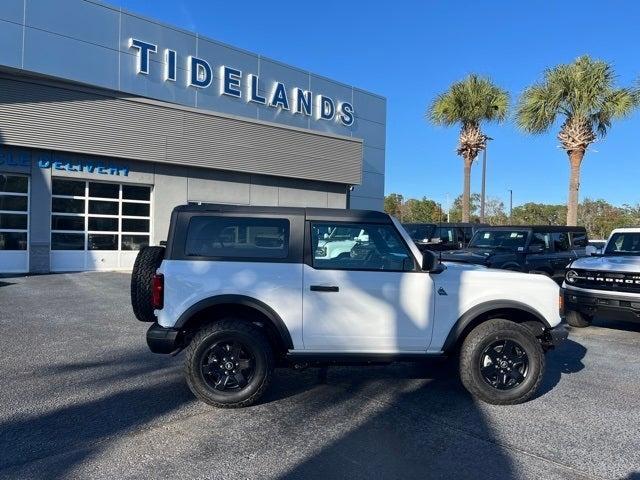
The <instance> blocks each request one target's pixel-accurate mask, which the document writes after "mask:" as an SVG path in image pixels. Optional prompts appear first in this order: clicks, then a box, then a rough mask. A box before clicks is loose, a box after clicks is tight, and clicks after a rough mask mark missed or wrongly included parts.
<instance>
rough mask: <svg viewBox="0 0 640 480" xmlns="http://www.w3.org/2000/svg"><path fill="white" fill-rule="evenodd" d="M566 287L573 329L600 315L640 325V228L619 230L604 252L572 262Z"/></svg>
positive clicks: (584, 325)
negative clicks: (639, 323)
mask: <svg viewBox="0 0 640 480" xmlns="http://www.w3.org/2000/svg"><path fill="white" fill-rule="evenodd" d="M562 287H563V290H564V300H565V306H566V309H567V323H569V325H571V326H573V327H586V326H588V325H589V324H591V321H592V320H593V317H594V316H596V315H597V316H598V317H600V318H603V319H605V320H607V319H608V320H621V321H630V322H640V228H618V229H616V230H614V231H613V232H611V236H610V237H609V240H608V241H607V243H606V245H605V246H604V248H603V249H602V252H601V253H598V254H591V256H590V257H583V258H579V259H577V260H574V261H573V262H571V263H570V264H569V266H568V267H567V273H566V275H565V280H564V283H563V285H562Z"/></svg>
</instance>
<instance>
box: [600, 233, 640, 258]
mask: <svg viewBox="0 0 640 480" xmlns="http://www.w3.org/2000/svg"><path fill="white" fill-rule="evenodd" d="M604 254H605V255H640V232H620V233H614V234H613V235H612V236H611V239H610V240H609V243H607V249H606V250H605V251H604Z"/></svg>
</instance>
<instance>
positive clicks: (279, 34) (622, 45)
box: [111, 0, 640, 205]
mask: <svg viewBox="0 0 640 480" xmlns="http://www.w3.org/2000/svg"><path fill="white" fill-rule="evenodd" d="M111 3H112V4H116V5H121V6H122V7H124V8H126V9H128V10H131V11H135V12H138V13H141V14H144V15H146V16H149V17H153V18H157V19H159V20H162V21H165V22H168V23H171V24H174V25H177V26H180V27H182V28H186V29H189V30H195V31H197V32H199V33H202V34H203V35H206V36H209V37H212V38H214V39H217V40H220V41H223V42H226V43H230V44H233V45H236V46H238V47H242V48H244V49H246V50H250V51H254V52H257V53H260V54H263V55H265V56H268V57H271V58H274V59H277V60H280V61H283V62H285V63H290V64H292V65H295V66H298V67H301V68H304V69H307V70H310V71H313V72H315V73H319V74H321V75H324V76H327V77H330V78H334V79H336V80H340V81H342V82H344V83H348V84H353V85H355V86H358V87H360V88H364V89H366V90H370V91H373V92H375V93H378V94H381V95H384V96H385V97H387V109H388V110H387V152H386V186H385V191H386V193H390V192H398V193H402V194H403V195H405V196H409V197H422V196H427V197H430V198H434V199H435V200H436V201H439V202H442V203H444V202H445V196H446V194H447V193H448V194H449V195H450V197H451V198H454V197H455V196H457V195H458V194H459V193H460V192H461V189H462V161H461V160H460V158H459V157H458V156H456V154H455V147H456V142H457V135H458V131H457V129H456V128H441V127H433V126H431V125H429V124H428V123H427V122H426V121H425V120H424V112H425V110H426V107H427V105H428V104H429V103H430V102H431V100H432V99H433V98H434V96H435V95H436V94H437V93H439V92H440V91H443V90H445V89H446V88H447V87H448V85H449V84H450V83H452V82H453V81H456V80H459V79H461V78H463V77H464V76H465V75H467V74H468V73H471V72H475V73H479V74H483V75H489V76H491V78H492V79H493V80H494V81H495V82H496V83H498V84H499V85H501V86H502V87H503V88H505V89H507V90H508V91H509V92H510V93H511V95H512V101H513V102H515V100H516V99H517V98H518V96H519V94H520V93H521V91H522V90H523V89H524V87H526V86H527V85H529V84H530V83H532V82H534V81H535V80H537V79H539V78H540V77H541V74H542V72H543V70H544V69H545V68H546V67H548V66H553V65H555V64H558V63H566V62H569V61H572V60H573V59H574V58H575V57H577V56H579V55H582V54H585V53H586V54H589V55H591V56H593V57H596V58H600V59H603V60H606V61H609V62H611V63H612V64H613V65H614V67H615V70H616V73H617V74H618V81H619V84H620V85H631V84H633V83H635V82H637V80H638V78H639V77H640V55H639V54H638V48H637V45H638V37H637V32H638V23H639V21H640V3H639V2H635V1H631V0H627V1H618V2H615V5H616V7H615V8H613V4H607V3H606V2H605V3H603V2H602V1H597V2H596V1H593V0H580V1H576V0H569V1H567V0H564V1H562V2H559V1H551V0H547V1H527V2H519V1H507V0H496V1H489V0H486V1H479V0H478V1H449V0H441V1H419V0H415V1H413V2H407V1H402V0H396V1H394V2H370V1H351V2H345V1H344V0H343V1H338V0H323V1H316V2H300V1H293V0H286V1H281V2H252V1H245V2H221V1H214V0H183V1H176V0H154V1H153V2H149V1H148V0H111ZM229 6H233V7H232V9H235V10H236V11H235V12H233V13H228V12H225V10H228V7H229ZM639 131H640V112H637V113H636V114H635V115H633V116H632V117H630V118H629V119H627V120H623V121H622V122H620V123H618V124H616V125H614V127H613V128H612V130H611V131H610V133H609V135H608V136H607V138H605V139H604V140H603V141H602V142H598V143H596V144H595V145H593V147H592V148H591V149H590V151H589V152H588V153H587V156H586V158H585V161H584V163H583V169H582V173H583V176H582V184H581V192H580V193H581V197H582V198H584V197H591V198H604V199H606V200H608V201H610V202H612V203H614V204H618V205H621V204H623V203H629V204H636V203H638V202H640V189H639V188H638V179H639V178H640V175H639V174H640V155H639V154H638V152H637V151H634V146H635V145H636V143H637V139H638V133H639ZM485 132H486V133H487V134H488V135H489V136H491V137H493V138H494V139H495V140H494V141H493V142H492V143H491V144H490V146H489V150H488V158H489V163H488V172H487V194H488V195H490V196H493V197H498V198H501V199H503V200H504V201H505V204H506V203H508V192H507V190H508V189H510V188H511V189H513V191H514V205H518V204H521V203H525V202H528V201H535V202H549V203H564V202H565V201H566V196H567V182H568V174H569V172H568V161H567V159H566V154H565V153H564V152H563V151H562V150H560V149H559V148H558V141H557V140H556V138H555V136H556V134H557V127H556V128H554V129H553V130H552V131H551V132H550V133H548V134H545V135H541V136H535V137H532V136H527V135H524V134H522V133H520V132H519V131H518V130H517V129H516V128H515V127H514V126H513V125H512V124H511V123H509V122H508V123H506V124H503V125H487V126H486V128H485ZM634 140H635V141H634ZM480 181H481V169H480V162H478V161H477V162H476V163H475V167H474V169H473V172H472V189H473V191H478V192H479V191H480Z"/></svg>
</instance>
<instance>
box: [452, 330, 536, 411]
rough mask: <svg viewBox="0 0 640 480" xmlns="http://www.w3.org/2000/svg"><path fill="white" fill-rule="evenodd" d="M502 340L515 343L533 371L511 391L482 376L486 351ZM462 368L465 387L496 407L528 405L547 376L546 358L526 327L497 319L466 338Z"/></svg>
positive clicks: (461, 357) (461, 374)
mask: <svg viewBox="0 0 640 480" xmlns="http://www.w3.org/2000/svg"><path fill="white" fill-rule="evenodd" d="M500 340H512V341H515V342H516V343H517V344H518V345H519V346H520V347H522V349H524V351H525V353H526V355H527V358H528V365H529V367H528V368H529V370H528V372H527V374H526V376H525V378H524V380H523V381H522V383H520V384H519V385H517V386H515V387H513V388H511V389H509V390H499V389H497V388H495V387H493V386H492V385H490V384H489V383H488V382H487V381H485V379H484V378H483V377H482V374H481V367H480V362H481V357H482V355H483V352H484V351H485V349H486V348H487V347H488V346H490V345H491V344H492V343H494V342H496V341H500ZM459 368H460V379H461V380H462V384H463V385H464V386H465V388H466V389H467V390H468V391H469V392H470V393H471V394H472V395H474V396H475V397H477V398H479V399H480V400H483V401H485V402H487V403H491V404H494V405H515V404H518V403H523V402H526V401H527V400H529V399H531V398H532V397H533V396H534V395H535V394H536V391H537V390H538V388H539V386H540V383H541V382H542V377H543V375H544V369H545V357H544V352H543V350H542V346H541V345H540V342H539V341H538V339H536V337H535V336H534V335H533V334H532V333H531V332H530V331H529V330H528V329H527V328H526V327H523V326H522V325H518V324H517V323H515V322H512V321H509V320H503V319H498V318H495V319H491V320H487V321H486V322H484V323H481V324H480V325H478V326H477V327H475V328H474V329H473V330H472V331H471V332H470V333H469V334H468V335H467V337H466V338H465V339H464V342H463V343H462V347H461V349H460V361H459Z"/></svg>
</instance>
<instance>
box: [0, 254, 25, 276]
mask: <svg viewBox="0 0 640 480" xmlns="http://www.w3.org/2000/svg"><path fill="white" fill-rule="evenodd" d="M28 271H29V253H28V252H27V251H0V273H24V272H28Z"/></svg>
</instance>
